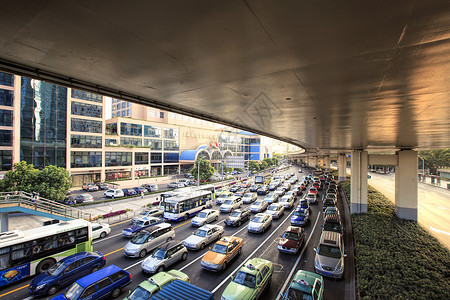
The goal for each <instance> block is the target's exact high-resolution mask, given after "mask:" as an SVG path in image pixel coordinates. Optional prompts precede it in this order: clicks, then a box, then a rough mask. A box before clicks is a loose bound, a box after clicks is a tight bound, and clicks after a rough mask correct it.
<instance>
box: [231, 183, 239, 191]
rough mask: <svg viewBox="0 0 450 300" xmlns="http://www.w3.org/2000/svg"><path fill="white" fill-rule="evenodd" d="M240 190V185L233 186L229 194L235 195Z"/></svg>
mask: <svg viewBox="0 0 450 300" xmlns="http://www.w3.org/2000/svg"><path fill="white" fill-rule="evenodd" d="M240 188H241V185H240V184H235V185H233V186H232V187H231V189H230V192H232V193H236V192H237V191H238V190H239V189H240Z"/></svg>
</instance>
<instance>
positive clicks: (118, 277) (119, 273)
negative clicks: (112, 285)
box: [109, 271, 128, 282]
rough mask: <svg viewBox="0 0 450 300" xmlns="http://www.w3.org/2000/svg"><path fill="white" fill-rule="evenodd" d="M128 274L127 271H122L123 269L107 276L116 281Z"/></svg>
mask: <svg viewBox="0 0 450 300" xmlns="http://www.w3.org/2000/svg"><path fill="white" fill-rule="evenodd" d="M126 276H128V275H127V273H125V272H123V271H119V272H117V273H114V274H112V275H111V276H109V278H110V279H111V280H112V282H116V281H118V280H119V279H121V278H124V277H126Z"/></svg>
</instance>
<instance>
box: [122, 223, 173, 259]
mask: <svg viewBox="0 0 450 300" xmlns="http://www.w3.org/2000/svg"><path fill="white" fill-rule="evenodd" d="M174 237H175V231H174V230H173V228H172V225H170V224H168V223H162V224H158V225H154V226H150V227H148V228H147V229H146V230H142V231H140V232H139V233H138V234H136V235H135V236H134V237H133V238H132V239H131V241H129V242H128V243H127V244H126V245H125V248H124V250H123V253H124V255H125V256H128V257H141V258H142V257H144V256H146V255H147V253H148V252H151V251H153V250H154V249H155V248H156V247H158V246H160V245H162V244H164V243H166V242H170V241H171V240H173V238H174Z"/></svg>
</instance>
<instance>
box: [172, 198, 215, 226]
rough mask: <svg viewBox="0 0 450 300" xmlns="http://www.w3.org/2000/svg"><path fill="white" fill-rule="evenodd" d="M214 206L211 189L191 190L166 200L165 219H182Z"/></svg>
mask: <svg viewBox="0 0 450 300" xmlns="http://www.w3.org/2000/svg"><path fill="white" fill-rule="evenodd" d="M210 207H212V193H211V192H210V191H191V192H190V193H186V194H183V195H176V196H173V197H170V198H166V199H165V200H164V219H166V220H169V221H181V220H187V219H188V218H190V217H192V216H195V215H196V214H198V213H199V212H200V211H201V210H202V209H204V208H210Z"/></svg>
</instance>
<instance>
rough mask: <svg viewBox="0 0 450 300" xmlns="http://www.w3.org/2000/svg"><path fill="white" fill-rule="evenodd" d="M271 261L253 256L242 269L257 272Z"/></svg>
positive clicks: (252, 272)
mask: <svg viewBox="0 0 450 300" xmlns="http://www.w3.org/2000/svg"><path fill="white" fill-rule="evenodd" d="M269 263H270V261H268V260H265V259H262V258H258V257H255V258H252V259H250V260H249V261H247V262H246V263H245V264H244V265H243V266H242V267H241V269H240V270H242V271H244V272H245V273H249V274H255V275H256V274H257V273H258V272H259V271H260V270H261V269H262V268H263V267H264V266H265V265H268V264H269Z"/></svg>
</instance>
